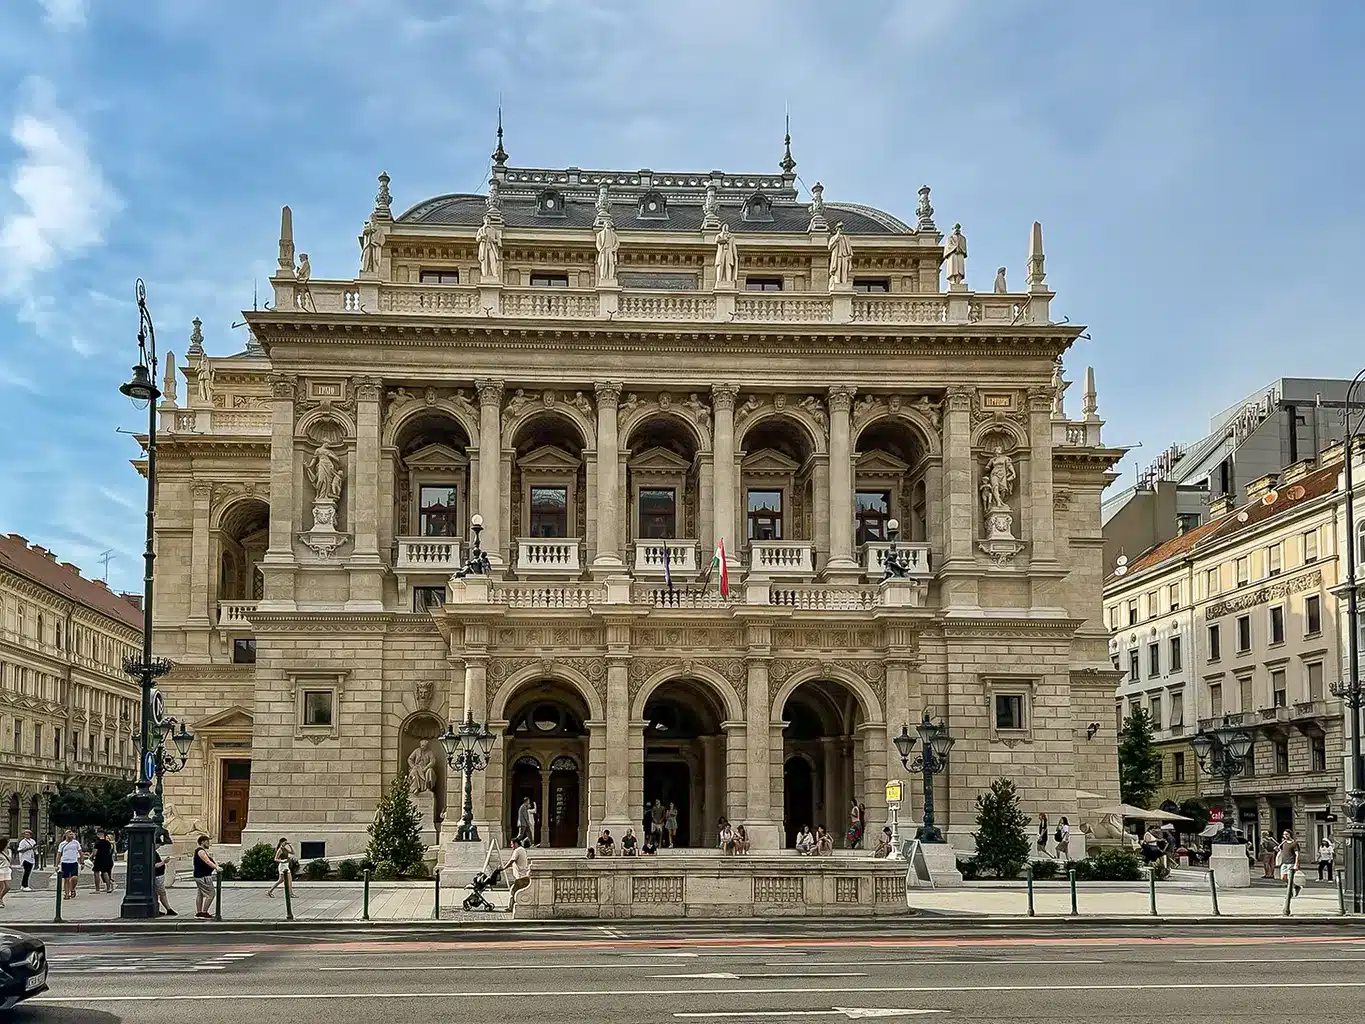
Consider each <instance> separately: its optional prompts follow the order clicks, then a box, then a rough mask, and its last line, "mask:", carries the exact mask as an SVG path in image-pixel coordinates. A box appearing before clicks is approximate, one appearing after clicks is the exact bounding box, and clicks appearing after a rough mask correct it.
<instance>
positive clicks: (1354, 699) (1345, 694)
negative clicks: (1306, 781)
mask: <svg viewBox="0 0 1365 1024" xmlns="http://www.w3.org/2000/svg"><path fill="white" fill-rule="evenodd" d="M1362 382H1365V370H1361V371H1360V372H1359V373H1357V374H1356V375H1355V379H1354V380H1352V381H1351V386H1350V387H1349V388H1347V389H1346V424H1345V425H1346V437H1345V450H1346V481H1345V482H1346V633H1347V637H1346V652H1347V657H1346V663H1347V678H1345V679H1341V680H1339V681H1338V682H1335V683H1333V684H1332V687H1331V692H1332V695H1333V696H1335V697H1340V698H1341V700H1342V702H1343V703H1344V704H1345V705H1346V707H1347V708H1348V709H1349V710H1350V712H1351V789H1350V792H1349V793H1348V795H1347V799H1346V824H1345V825H1344V826H1343V827H1342V831H1343V832H1345V833H1346V837H1347V839H1348V841H1349V843H1348V846H1347V852H1346V856H1347V862H1346V881H1347V882H1348V884H1349V885H1350V888H1351V910H1352V912H1353V913H1357V914H1358V913H1360V912H1361V911H1365V763H1362V761H1361V750H1360V709H1361V706H1362V704H1363V703H1365V701H1363V700H1362V694H1361V685H1360V594H1359V586H1358V584H1357V582H1356V568H1357V566H1356V561H1357V559H1356V546H1357V545H1358V544H1359V543H1360V541H1359V538H1357V537H1356V521H1355V478H1354V472H1353V471H1354V466H1353V463H1354V461H1355V459H1354V455H1355V438H1356V435H1357V434H1358V433H1360V432H1361V429H1362V427H1365V403H1362V405H1361V408H1360V416H1359V418H1356V416H1355V410H1354V405H1355V395H1356V391H1357V389H1359V388H1360V386H1361V384H1362Z"/></svg>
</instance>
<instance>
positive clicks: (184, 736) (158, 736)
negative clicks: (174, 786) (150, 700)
mask: <svg viewBox="0 0 1365 1024" xmlns="http://www.w3.org/2000/svg"><path fill="white" fill-rule="evenodd" d="M160 697H161V694H159V693H158V694H157V695H156V699H155V700H154V703H157V702H159V699H160ZM154 713H155V709H154ZM167 738H169V739H170V741H171V742H172V743H173V744H175V752H174V753H172V752H171V751H169V750H167V749H166V740H167ZM152 742H153V745H154V750H153V756H154V757H155V758H156V808H155V810H153V811H152V817H153V819H154V820H155V821H156V823H157V825H158V826H160V825H161V824H162V821H163V818H164V815H163V813H162V811H163V806H164V805H163V801H162V799H161V780H162V778H163V777H164V776H166V775H174V774H175V773H176V772H181V771H184V770H185V765H187V764H188V763H189V760H190V744H191V743H193V742H194V734H193V733H192V732H190V730H189V727H188V726H187V725H186V724H185V723H184V722H181V721H178V720H176V719H174V718H169V717H167V718H158V720H157V724H156V725H155V726H154V727H153V729H152Z"/></svg>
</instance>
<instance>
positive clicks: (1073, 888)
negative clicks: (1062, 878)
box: [1066, 868, 1081, 917]
mask: <svg viewBox="0 0 1365 1024" xmlns="http://www.w3.org/2000/svg"><path fill="white" fill-rule="evenodd" d="M1066 874H1067V877H1068V878H1069V879H1070V881H1071V916H1072V917H1079V916H1080V913H1081V912H1080V910H1079V909H1077V907H1076V869H1075V868H1072V869H1071V870H1070V871H1068V872H1067V873H1066Z"/></svg>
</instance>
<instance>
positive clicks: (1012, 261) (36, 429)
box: [0, 0, 1365, 588]
mask: <svg viewBox="0 0 1365 1024" xmlns="http://www.w3.org/2000/svg"><path fill="white" fill-rule="evenodd" d="M291 10H309V11H311V12H313V13H311V14H310V15H309V16H308V17H306V18H301V17H296V16H294V15H292V14H290V13H288V12H289V11H291ZM452 12H455V13H452ZM1362 43H1365V5H1360V4H1353V3H1326V2H1308V3H1302V4H1293V5H1290V4H1283V3H1267V2H1260V0H1246V2H1238V3H1235V4H1234V3H1232V2H1230V0H1229V2H1221V3H1207V4H1183V5H1181V4H1174V3H1163V4H1126V5H1119V4H1114V3H1095V2H1093V0H1079V2H1075V3H1069V2H1061V0H1058V2H1030V3H1025V2H1023V0H898V2H891V3H870V2H869V3H863V2H858V0H846V2H844V3H840V4H830V3H816V2H809V0H769V2H762V0H754V2H749V0H724V2H721V0H688V2H687V3H678V2H676V0H670V2H659V3H656V2H653V0H459V2H454V3H452V2H449V0H445V2H422V0H328V2H327V3H325V4H324V3H318V4H301V5H294V4H281V3H278V2H270V3H264V2H256V0H238V2H236V3H232V4H225V3H221V2H218V0H140V2H137V3H128V2H124V0H4V2H3V3H0V429H3V432H4V435H5V436H4V441H3V447H0V480H3V484H0V531H3V532H20V533H23V534H25V535H26V536H27V537H28V538H29V539H30V540H33V541H35V542H39V543H43V544H45V545H47V546H49V547H51V548H53V549H54V550H56V551H57V553H58V554H59V555H61V556H62V557H63V558H67V559H70V560H72V561H75V562H76V563H77V564H79V565H81V566H82V568H83V569H85V570H86V571H87V572H90V573H98V571H99V566H98V562H97V560H96V559H97V556H98V554H99V553H100V552H101V551H103V550H105V549H107V548H108V549H113V550H114V552H115V554H116V557H115V559H114V561H113V562H112V564H111V565H110V583H111V585H114V586H117V587H124V588H136V587H137V586H138V576H139V571H140V569H139V557H138V556H139V552H140V549H141V534H142V520H141V508H142V502H143V497H142V491H141V483H140V481H139V478H138V477H137V476H136V475H135V474H134V472H133V471H132V469H131V468H130V467H129V466H128V462H127V460H128V459H129V458H130V457H131V456H133V455H135V454H136V453H137V449H136V446H135V444H134V443H133V442H132V440H131V439H129V438H127V437H125V436H121V435H119V434H118V433H116V432H115V429H116V428H119V427H122V428H124V429H133V428H136V427H137V426H138V425H139V417H138V416H137V415H136V414H135V413H134V412H133V411H132V410H131V409H130V408H129V407H128V406H127V403H126V402H125V400H124V399H123V398H122V397H121V396H120V395H119V394H118V393H117V390H116V388H117V385H118V383H119V381H121V380H122V379H124V378H125V377H126V375H127V372H128V364H129V363H130V362H131V361H132V357H133V355H134V346H135V335H136V330H137V316H136V311H135V309H134V307H133V305H132V293H133V281H134V279H135V278H137V277H139V276H141V277H143V278H145V279H146V281H147V290H148V298H149V301H150V303H151V307H152V311H153V315H154V316H155V318H156V324H157V329H158V339H159V341H160V344H161V346H162V348H163V349H164V348H170V349H172V350H174V351H175V352H176V353H177V355H181V354H183V352H184V349H185V344H186V342H185V338H186V336H187V335H188V332H189V322H190V319H191V318H192V317H194V316H196V315H197V316H200V317H202V318H203V320H204V332H205V335H206V339H207V347H208V349H209V350H210V351H211V352H214V353H219V354H222V353H228V352H233V351H238V350H240V349H241V348H242V346H243V344H244V342H245V338H244V336H243V332H242V331H241V330H237V331H233V330H231V329H230V325H231V323H232V322H233V321H234V320H235V319H237V317H236V313H237V312H238V311H239V310H241V309H242V308H244V307H249V306H250V304H251V294H252V282H253V280H255V281H259V282H261V284H262V294H265V288H264V281H265V278H266V277H267V276H268V274H269V273H270V269H271V268H272V267H273V265H274V261H275V256H276V245H275V242H276V237H277V232H278V224H279V207H280V205H281V204H282V203H289V204H290V205H291V206H292V207H293V209H294V224H295V234H296V238H297V239H298V242H299V247H300V249H301V250H303V251H307V252H308V253H309V254H310V256H311V257H312V263H313V272H314V275H315V276H319V277H341V276H349V275H351V274H352V273H354V270H355V267H356V264H357V254H356V243H355V236H356V234H357V231H358V229H359V226H360V224H361V222H362V220H363V218H364V217H365V216H366V214H367V213H368V211H369V209H370V206H371V202H372V197H373V193H374V179H375V176H376V175H377V174H378V172H379V171H380V170H381V169H387V170H388V171H389V173H390V174H391V175H392V177H393V192H394V197H395V205H397V206H399V207H402V208H406V207H407V206H408V205H410V204H412V203H415V202H417V201H419V200H421V199H423V198H426V197H428V196H431V195H436V194H440V193H444V192H452V191H471V190H476V189H480V188H481V186H482V183H483V181H484V180H485V178H486V174H487V169H488V156H487V155H488V153H489V152H490V151H491V149H492V145H493V137H492V132H493V119H494V111H495V108H496V105H497V101H498V96H499V94H501V96H502V100H503V106H504V110H505V122H506V128H507V149H508V150H509V152H510V153H511V157H512V163H513V164H517V165H522V166H568V165H570V164H573V165H578V166H582V167H622V168H638V167H653V168H656V169H668V170H690V169H703V170H705V169H710V168H714V167H720V168H724V169H734V170H739V171H751V170H771V169H774V168H775V166H776V163H777V161H778V159H779V158H780V156H781V136H782V115H783V109H784V105H789V106H790V109H791V116H792V134H793V137H794V141H793V149H794V152H795V156H796V159H797V162H798V165H797V173H798V174H799V175H800V176H801V177H802V179H803V181H804V182H805V183H807V184H813V183H814V182H815V181H816V180H817V179H818V180H820V181H823V182H824V184H825V188H826V193H825V194H826V198H827V199H829V200H831V201H836V200H846V201H855V202H864V203H870V204H872V205H876V206H880V207H883V208H885V209H888V210H891V211H893V212H895V213H898V214H900V215H901V216H902V217H905V218H907V219H909V218H911V217H912V216H913V210H914V203H915V192H916V190H917V189H918V187H919V186H920V185H921V184H924V183H926V182H927V183H928V184H930V185H932V186H933V190H934V193H933V197H934V206H935V208H936V210H937V219H938V222H939V223H940V224H951V223H953V222H954V221H961V222H962V224H963V228H964V231H965V232H966V234H967V236H968V238H969V240H970V251H971V259H970V260H969V263H968V279H969V282H970V283H972V284H973V285H975V286H976V287H978V288H981V289H988V288H989V287H990V284H991V280H992V278H993V274H994V268H995V267H997V266H1001V265H1005V266H1008V267H1009V268H1010V272H1011V280H1012V281H1013V282H1018V281H1021V280H1022V276H1023V272H1024V260H1025V255H1026V250H1027V242H1028V229H1029V225H1030V223H1031V222H1032V221H1033V220H1035V219H1037V220H1041V221H1042V222H1043V226H1044V231H1045V233H1046V242H1047V255H1048V281H1049V283H1050V284H1051V285H1052V286H1053V288H1055V289H1056V291H1057V292H1058V298H1057V301H1056V303H1055V304H1054V306H1053V309H1054V310H1055V311H1056V314H1057V315H1058V316H1059V317H1060V316H1069V317H1070V318H1071V319H1072V321H1074V322H1080V323H1085V324H1088V325H1089V326H1090V329H1091V335H1092V338H1093V340H1091V341H1087V342H1082V343H1081V344H1080V345H1078V346H1077V348H1076V349H1074V350H1073V353H1072V356H1071V358H1070V360H1069V361H1068V375H1069V376H1070V377H1071V379H1073V380H1076V381H1079V380H1080V377H1081V374H1082V372H1083V367H1084V365H1085V364H1087V363H1093V364H1094V365H1095V367H1096V372H1097V374H1098V379H1099V391H1100V412H1101V414H1102V415H1103V416H1104V417H1105V418H1106V419H1107V420H1108V427H1107V433H1106V436H1107V438H1108V439H1109V440H1111V441H1113V442H1115V443H1120V444H1126V445H1131V444H1135V443H1137V442H1139V441H1141V442H1143V444H1144V446H1145V447H1144V449H1142V450H1141V451H1140V452H1139V453H1138V454H1139V455H1142V456H1144V458H1143V460H1142V461H1144V462H1145V461H1148V460H1149V459H1150V457H1152V456H1154V455H1155V453H1156V452H1157V451H1159V450H1160V449H1161V448H1163V447H1164V446H1165V445H1167V444H1169V443H1170V442H1172V441H1175V440H1188V439H1192V438H1193V437H1195V436H1198V435H1199V434H1200V433H1202V432H1203V430H1204V429H1205V427H1206V424H1207V419H1208V416H1209V415H1210V414H1211V413H1212V412H1213V411H1215V410H1217V409H1221V408H1223V407H1224V406H1226V405H1228V404H1229V403H1231V402H1233V401H1234V400H1236V399H1237V398H1238V397H1240V396H1242V395H1243V394H1245V393H1248V392H1250V391H1252V390H1254V389H1255V388H1257V387H1258V386H1260V385H1262V384H1264V383H1266V382H1268V381H1270V380H1272V379H1274V378H1276V377H1278V376H1283V375H1298V376H1314V375H1325V376H1328V375H1345V376H1350V375H1352V374H1353V373H1354V372H1355V371H1356V370H1357V369H1358V368H1359V366H1360V364H1361V363H1362V362H1365V344H1362V332H1361V327H1360V324H1361V319H1362V318H1361V313H1360V311H1359V300H1358V299H1351V298H1350V296H1351V295H1353V294H1355V295H1358V294H1359V291H1360V277H1361V271H1360V269H1359V265H1358V262H1359V259H1360V239H1361V238H1362V237H1365V196H1363V195H1362V187H1361V182H1362V181H1365V132H1362V131H1361V130H1360V123H1361V122H1360V117H1361V114H1360V107H1361V101H1362V98H1365V62H1362V61H1361V60H1360V59H1359V53H1360V51H1361V48H1362ZM1078 392H1079V387H1076V388H1073V389H1072V392H1071V398H1072V411H1073V412H1076V411H1077V410H1078V405H1079V393H1078ZM1133 466H1134V460H1133V459H1131V458H1130V459H1129V460H1127V461H1126V462H1125V464H1124V468H1125V470H1128V471H1129V473H1130V478H1131V470H1132V468H1133Z"/></svg>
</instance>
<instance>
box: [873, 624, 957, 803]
mask: <svg viewBox="0 0 1365 1024" xmlns="http://www.w3.org/2000/svg"><path fill="white" fill-rule="evenodd" d="M886 631H887V642H888V644H897V643H901V642H905V641H909V642H913V633H912V632H911V630H910V629H909V628H908V627H903V626H894V625H888V626H887V627H886ZM910 664H911V663H910V661H909V660H908V659H906V658H897V659H893V658H892V657H890V656H888V657H887V660H886V735H885V740H884V742H885V745H886V777H887V779H900V780H901V781H902V782H904V783H905V784H906V785H905V795H904V797H903V799H902V800H901V811H900V818H901V825H902V826H904V824H905V823H906V822H907V821H909V820H910V819H911V815H912V814H913V811H912V808H914V807H916V806H918V805H919V804H920V802H921V801H920V798H919V796H918V795H917V794H916V790H915V787H914V785H913V782H914V777H913V776H911V775H910V773H909V772H907V771H906V770H905V767H904V766H903V765H902V764H901V757H900V753H899V752H898V751H897V750H896V737H897V736H899V735H900V734H901V727H902V726H908V727H909V728H910V730H911V735H914V726H915V716H914V715H912V714H911V712H910ZM946 711H947V709H946V708H943V709H940V712H939V713H940V714H944V713H946ZM946 823H947V822H946V821H945V822H944V824H946Z"/></svg>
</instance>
